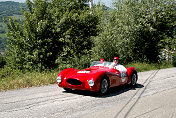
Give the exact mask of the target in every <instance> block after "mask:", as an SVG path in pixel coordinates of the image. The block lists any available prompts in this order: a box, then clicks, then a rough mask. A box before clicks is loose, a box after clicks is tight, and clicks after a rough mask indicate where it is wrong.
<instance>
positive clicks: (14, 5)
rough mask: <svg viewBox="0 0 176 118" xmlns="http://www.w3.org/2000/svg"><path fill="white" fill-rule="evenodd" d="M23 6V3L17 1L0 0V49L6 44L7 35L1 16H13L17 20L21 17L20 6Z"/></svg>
mask: <svg viewBox="0 0 176 118" xmlns="http://www.w3.org/2000/svg"><path fill="white" fill-rule="evenodd" d="M24 7H25V3H18V2H13V1H6V2H0V50H4V49H5V46H6V40H7V37H6V36H5V33H6V31H7V28H6V26H5V24H4V23H3V18H8V17H9V16H12V17H15V18H16V19H17V20H19V19H21V18H22V16H21V15H22V13H21V11H20V10H21V8H24Z"/></svg>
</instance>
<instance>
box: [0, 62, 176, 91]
mask: <svg viewBox="0 0 176 118" xmlns="http://www.w3.org/2000/svg"><path fill="white" fill-rule="evenodd" d="M125 66H126V67H135V68H136V69H137V71H138V72H143V71H149V70H156V69H161V68H170V67H173V65H172V64H171V63H162V64H147V63H131V64H127V65H125ZM58 73H59V70H52V71H43V72H37V71H33V72H25V73H24V72H21V71H19V70H11V69H10V68H8V67H5V68H3V69H0V91H6V90H10V89H20V88H26V87H32V86H42V85H48V84H53V83H56V77H57V75H58Z"/></svg>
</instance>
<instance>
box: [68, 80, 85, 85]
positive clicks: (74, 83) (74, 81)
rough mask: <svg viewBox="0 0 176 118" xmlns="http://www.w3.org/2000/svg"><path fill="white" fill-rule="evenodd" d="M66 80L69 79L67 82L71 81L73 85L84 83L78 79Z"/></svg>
mask: <svg viewBox="0 0 176 118" xmlns="http://www.w3.org/2000/svg"><path fill="white" fill-rule="evenodd" d="M66 81H67V83H69V84H71V85H81V84H82V82H81V81H79V80H77V79H67V80H66Z"/></svg>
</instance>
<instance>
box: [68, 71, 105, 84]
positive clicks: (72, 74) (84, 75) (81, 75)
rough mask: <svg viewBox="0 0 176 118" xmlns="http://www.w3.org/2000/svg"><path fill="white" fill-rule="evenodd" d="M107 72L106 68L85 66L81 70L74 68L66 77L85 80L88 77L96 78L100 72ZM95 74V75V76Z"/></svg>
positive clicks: (88, 78)
mask: <svg viewBox="0 0 176 118" xmlns="http://www.w3.org/2000/svg"><path fill="white" fill-rule="evenodd" d="M104 72H107V69H95V68H94V69H92V68H86V69H83V70H74V71H71V72H70V73H69V74H67V76H66V78H67V79H79V80H80V81H82V82H83V81H87V80H90V79H96V77H97V76H98V75H101V73H104ZM95 76H96V77H95Z"/></svg>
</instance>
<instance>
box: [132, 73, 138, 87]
mask: <svg viewBox="0 0 176 118" xmlns="http://www.w3.org/2000/svg"><path fill="white" fill-rule="evenodd" d="M137 79H138V75H137V72H136V71H134V72H133V74H132V76H131V86H135V85H136V83H137Z"/></svg>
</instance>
